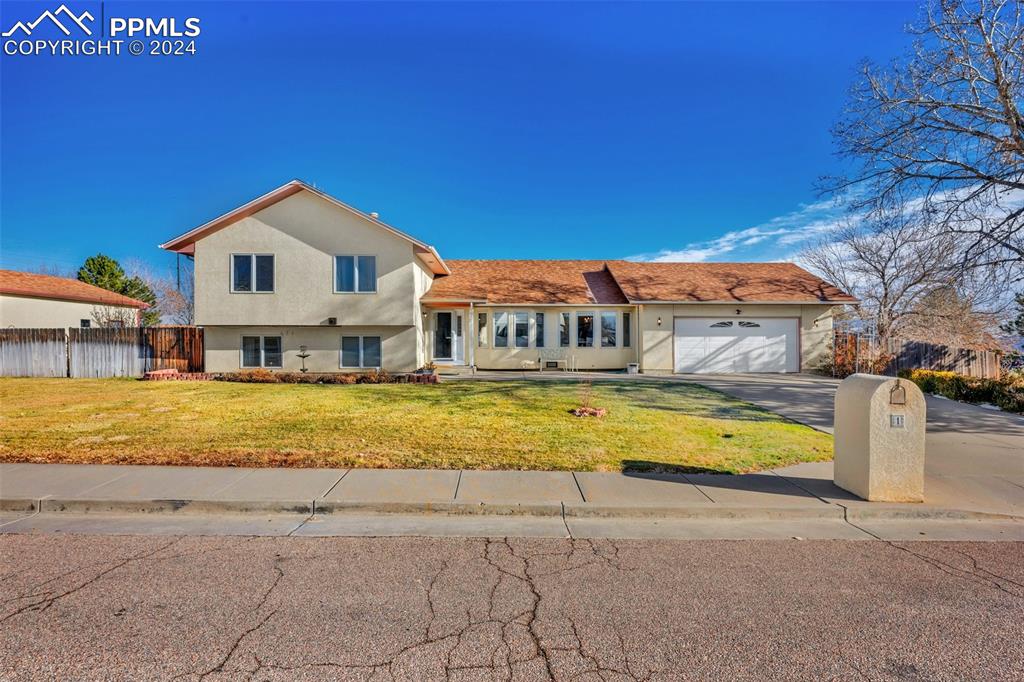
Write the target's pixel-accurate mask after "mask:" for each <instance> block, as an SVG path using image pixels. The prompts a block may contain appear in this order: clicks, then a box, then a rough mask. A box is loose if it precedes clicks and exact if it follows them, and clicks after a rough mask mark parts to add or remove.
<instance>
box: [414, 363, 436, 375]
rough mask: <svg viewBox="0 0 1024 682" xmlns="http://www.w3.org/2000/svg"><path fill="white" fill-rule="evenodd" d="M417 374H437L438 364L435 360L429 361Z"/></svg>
mask: <svg viewBox="0 0 1024 682" xmlns="http://www.w3.org/2000/svg"><path fill="white" fill-rule="evenodd" d="M416 374H437V365H435V364H434V363H433V362H428V363H426V364H425V365H423V366H422V367H420V368H419V369H418V370H416Z"/></svg>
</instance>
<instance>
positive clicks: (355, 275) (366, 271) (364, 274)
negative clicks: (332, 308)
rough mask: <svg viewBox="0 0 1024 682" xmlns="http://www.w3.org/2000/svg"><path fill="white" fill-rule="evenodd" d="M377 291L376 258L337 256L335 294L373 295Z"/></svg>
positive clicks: (335, 260)
mask: <svg viewBox="0 0 1024 682" xmlns="http://www.w3.org/2000/svg"><path fill="white" fill-rule="evenodd" d="M375 291H377V257H376V256H335V257H334V293H336V294H372V293H374V292H375Z"/></svg>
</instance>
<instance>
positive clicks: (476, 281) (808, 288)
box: [422, 260, 857, 305]
mask: <svg viewBox="0 0 1024 682" xmlns="http://www.w3.org/2000/svg"><path fill="white" fill-rule="evenodd" d="M449 265H450V268H451V273H452V274H450V275H448V276H445V277H435V278H434V282H433V284H432V286H431V287H430V290H429V291H428V292H427V293H426V294H425V295H424V296H423V299H422V300H423V301H425V302H443V301H450V302H456V301H461V302H468V301H474V302H479V303H491V304H505V305H508V304H544V303H548V304H610V305H621V304H626V303H654V302H660V303H737V302H744V303H856V302H857V300H856V299H855V298H853V297H852V296H850V295H849V294H847V293H845V292H843V291H841V290H840V289H838V288H836V287H834V286H832V285H831V284H829V283H828V282H826V281H824V280H822V279H821V278H819V277H816V276H814V275H812V274H811V273H809V272H807V271H806V270H804V269H803V268H801V267H799V266H797V265H794V264H793V263H649V262H632V261H624V260H608V261H604V260H452V261H449Z"/></svg>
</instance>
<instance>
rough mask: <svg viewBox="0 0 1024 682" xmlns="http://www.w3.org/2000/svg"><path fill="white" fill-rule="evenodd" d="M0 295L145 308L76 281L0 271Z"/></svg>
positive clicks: (133, 299)
mask: <svg viewBox="0 0 1024 682" xmlns="http://www.w3.org/2000/svg"><path fill="white" fill-rule="evenodd" d="M0 294H11V295H13V296H29V297H31V298H48V299H53V300H58V301H80V302H83V303H98V304H102V305H116V306H124V307H126V308H148V307H149V304H148V303H146V302H145V301H140V300H138V299H135V298H129V297H127V296H122V295H121V294H117V293H114V292H113V291H107V290H106V289H101V288H99V287H96V286H93V285H91V284H86V283H85V282H79V281H78V280H77V279H69V278H67V277H54V276H53V275H37V274H35V273H33V272H18V271H17V270H0Z"/></svg>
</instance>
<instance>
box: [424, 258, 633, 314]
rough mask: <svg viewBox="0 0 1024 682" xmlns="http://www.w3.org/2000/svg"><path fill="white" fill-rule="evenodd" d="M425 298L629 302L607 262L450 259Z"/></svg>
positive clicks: (496, 300)
mask: <svg viewBox="0 0 1024 682" xmlns="http://www.w3.org/2000/svg"><path fill="white" fill-rule="evenodd" d="M447 262H448V267H449V268H451V271H452V274H450V275H447V276H444V277H435V278H434V283H433V285H431V287H430V291H428V292H427V293H426V294H425V295H424V296H423V300H425V301H470V300H472V301H486V302H487V303H498V304H511V303H572V304H587V303H602V304H624V303H628V301H627V300H626V297H625V296H624V295H623V294H622V291H621V290H620V289H619V287H618V285H617V284H616V283H615V280H614V279H613V278H612V277H611V275H610V274H609V273H608V270H607V268H606V267H605V261H603V260H449V261H447Z"/></svg>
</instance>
